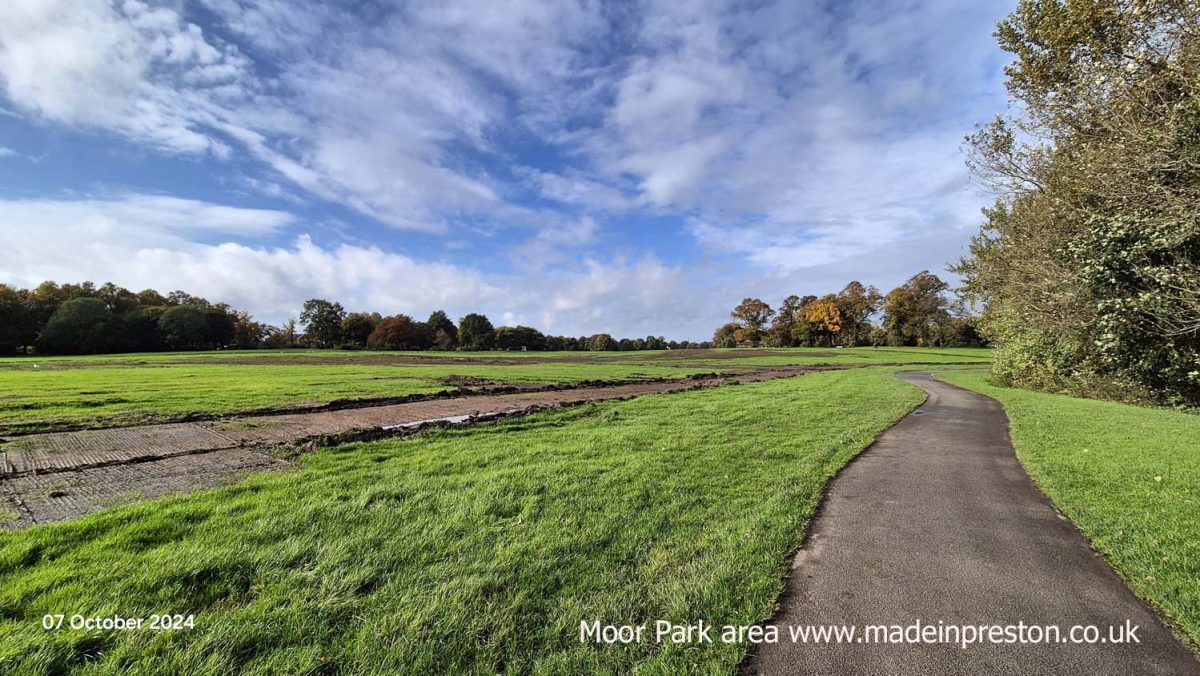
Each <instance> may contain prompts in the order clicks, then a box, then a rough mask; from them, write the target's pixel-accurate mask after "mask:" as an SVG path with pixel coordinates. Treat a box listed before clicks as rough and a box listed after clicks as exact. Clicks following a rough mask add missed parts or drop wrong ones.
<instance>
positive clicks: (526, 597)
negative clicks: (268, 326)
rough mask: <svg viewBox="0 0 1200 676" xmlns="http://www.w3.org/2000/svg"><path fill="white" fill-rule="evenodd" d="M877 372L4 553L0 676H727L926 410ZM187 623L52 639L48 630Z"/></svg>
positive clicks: (339, 455)
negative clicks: (864, 479) (60, 622)
mask: <svg viewBox="0 0 1200 676" xmlns="http://www.w3.org/2000/svg"><path fill="white" fill-rule="evenodd" d="M921 398H922V396H921V394H920V393H919V392H918V391H917V390H916V389H915V388H913V387H911V386H909V385H907V384H905V383H903V382H901V381H899V380H898V379H896V378H895V377H894V376H893V375H892V370H890V369H863V370H853V371H843V372H831V373H821V374H812V375H807V376H803V377H800V378H794V379H787V380H779V381H771V382H764V383H757V384H752V385H745V386H740V387H725V388H717V389H712V390H701V391H694V392H687V393H680V394H673V395H669V396H648V397H640V398H637V399H633V400H629V401H624V402H607V403H600V404H591V405H587V406H584V407H581V408H577V409H570V410H565V411H558V412H551V413H544V414H538V415H534V416H530V417H527V418H521V419H514V420H511V421H506V422H503V423H500V424H496V425H494V426H484V427H478V428H470V429H462V430H447V431H441V432H435V433H432V434H430V435H428V436H423V437H419V438H414V439H408V440H391V441H384V442H376V443H370V444H352V445H347V446H342V447H338V448H333V449H327V450H323V451H319V452H317V453H314V454H312V455H309V456H306V457H305V458H304V459H303V467H302V468H301V469H300V470H298V471H295V472H290V473H286V474H279V475H263V476H257V477H252V478H250V479H248V480H246V481H244V482H242V483H240V484H237V485H235V486H231V487H227V488H223V489H217V490H213V491H206V492H202V493H198V494H193V495H190V496H180V497H175V498H168V499H164V500H158V501H154V502H149V503H143V504H139V505H131V506H126V507H120V508H115V509H112V510H109V511H105V512H100V513H97V514H94V515H91V516H88V517H85V518H83V519H80V520H78V521H74V522H70V523H65V524H60V525H54V526H41V527H35V528H32V529H30V530H27V531H22V532H17V533H10V534H5V535H0V672H3V673H14V674H24V673H53V672H59V671H63V670H70V669H81V670H82V671H84V672H86V673H122V674H125V673H164V672H171V673H189V674H206V673H235V672H241V673H326V672H334V671H341V672H349V673H396V672H418V673H465V672H479V673H484V672H486V673H500V672H535V673H585V672H587V673H591V672H610V671H630V670H633V669H635V668H638V669H647V670H649V671H651V672H703V673H712V672H722V671H724V672H730V671H732V670H733V669H734V668H735V667H736V665H737V664H738V662H739V661H740V660H741V658H742V656H743V653H744V650H745V646H744V645H740V644H723V643H715V644H704V645H687V646H659V645H655V644H653V643H643V644H631V645H614V646H597V645H592V644H590V643H589V644H581V643H580V642H579V641H578V632H579V623H580V621H581V620H589V621H590V620H600V621H601V622H606V623H607V622H612V623H631V624H638V623H642V622H650V621H653V620H656V619H668V620H674V621H695V620H699V619H705V620H706V621H709V622H713V623H717V624H723V623H730V624H750V623H754V622H756V621H759V620H762V619H764V618H766V617H769V616H770V615H771V614H772V612H773V606H774V603H775V599H776V598H777V596H778V594H779V593H780V591H781V589H782V580H781V575H782V573H783V571H784V570H785V569H786V566H787V559H788V555H789V553H790V552H791V551H793V550H794V548H795V547H796V546H798V544H799V543H800V542H801V540H802V538H803V534H804V530H805V528H806V526H807V524H808V522H809V520H810V518H811V517H812V514H813V512H814V510H815V508H816V505H817V503H818V501H819V499H820V496H821V491H822V489H823V488H824V486H825V484H826V482H827V481H828V480H829V479H830V478H831V477H832V476H833V475H834V473H835V472H836V471H837V470H838V469H839V468H840V467H841V466H842V465H844V464H845V463H846V462H847V461H848V460H850V459H851V458H852V457H853V456H854V455H856V454H857V453H858V452H859V451H861V450H862V449H863V448H865V447H866V446H867V445H868V444H869V443H870V442H871V441H872V440H873V439H874V438H875V437H876V436H877V435H878V434H879V433H881V432H882V431H883V430H884V429H886V428H887V427H888V426H889V425H890V424H892V423H893V422H894V421H895V420H897V419H899V418H900V417H902V416H903V415H904V414H905V413H907V412H908V411H909V410H911V409H912V408H913V407H914V406H916V405H917V404H918V403H919V402H920V401H921ZM156 612H157V613H161V612H173V613H175V612H177V613H195V615H196V621H195V628H194V629H190V630H179V631H166V632H153V631H149V630H145V629H143V630H134V631H124V632H115V631H110V632H102V631H99V632H98V631H93V632H86V631H84V632H78V631H71V630H57V631H46V630H44V629H42V627H41V618H42V617H43V616H44V615H46V614H52V613H65V614H68V615H69V614H72V613H83V614H85V615H88V616H95V615H100V616H104V615H112V614H120V615H122V616H126V617H128V616H135V617H136V616H141V617H145V616H148V615H149V614H151V613H156Z"/></svg>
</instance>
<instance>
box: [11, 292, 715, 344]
mask: <svg viewBox="0 0 1200 676" xmlns="http://www.w3.org/2000/svg"><path fill="white" fill-rule="evenodd" d="M299 347H319V348H342V349H363V348H371V349H385V350H535V351H542V350H598V351H615V350H665V349H680V348H689V347H709V344H708V343H692V342H689V341H673V340H672V341H667V340H666V339H665V338H663V337H662V336H647V337H645V338H632V339H631V338H623V339H619V340H618V339H615V338H613V337H612V336H611V335H609V334H607V333H601V334H596V335H592V336H581V337H570V336H552V335H546V334H544V333H542V332H541V331H538V330H537V329H534V328H531V327H528V326H500V327H495V326H493V325H492V322H491V321H490V320H489V319H488V318H487V317H486V316H484V315H482V314H478V313H471V314H468V315H466V316H464V317H462V318H461V319H460V320H459V322H458V324H457V325H456V324H455V323H454V322H453V321H451V320H450V318H449V317H447V316H446V313H445V312H442V311H440V310H439V311H437V312H434V313H432V314H431V315H430V316H429V318H428V319H427V320H425V321H424V322H421V321H417V320H414V319H413V318H412V317H410V316H408V315H404V314H398V315H393V316H388V317H384V316H382V315H380V314H379V313H378V312H349V313H348V312H346V310H345V309H344V308H343V307H342V305H341V304H340V303H337V302H332V301H328V300H325V299H320V298H313V299H310V300H308V301H306V302H305V303H304V306H303V307H302V308H301V311H300V315H299V321H297V320H295V319H289V320H288V321H286V322H284V323H283V324H282V325H281V326H271V325H268V324H264V323H260V322H257V321H255V320H254V318H253V317H251V315H250V313H248V312H245V311H239V310H235V309H233V308H231V307H230V306H228V305H227V304H224V303H213V302H210V301H209V300H207V299H205V298H202V297H200V296H194V295H191V294H189V293H186V292H184V291H172V292H171V293H168V294H165V295H164V294H161V293H159V292H158V291H155V290H153V289H146V290H144V291H139V292H136V293H135V292H133V291H130V290H129V289H126V288H123V287H120V286H117V285H115V284H113V283H111V282H110V283H106V284H103V285H101V286H96V285H95V284H93V283H92V282H84V283H82V284H61V285H60V284H57V283H55V282H51V281H47V282H44V283H42V284H40V285H38V286H37V287H35V288H33V289H19V288H15V287H12V286H9V285H5V284H0V354H14V353H30V352H37V353H39V354H107V353H116V352H154V351H162V350H212V349H226V348H232V349H254V348H299Z"/></svg>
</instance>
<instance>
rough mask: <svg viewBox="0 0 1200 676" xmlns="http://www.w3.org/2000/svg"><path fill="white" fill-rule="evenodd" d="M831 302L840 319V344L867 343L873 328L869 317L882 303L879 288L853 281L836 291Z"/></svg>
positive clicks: (851, 345)
mask: <svg viewBox="0 0 1200 676" xmlns="http://www.w3.org/2000/svg"><path fill="white" fill-rule="evenodd" d="M833 303H834V305H835V306H837V311H838V317H839V318H840V319H841V330H840V331H839V332H838V338H839V339H840V342H841V344H842V345H846V346H849V347H853V346H856V345H867V344H869V342H870V336H871V329H872V328H873V325H872V324H871V317H872V316H874V315H875V313H877V312H879V309H880V306H881V305H882V303H883V297H882V296H881V295H880V294H879V290H878V289H876V288H875V287H873V286H864V285H863V284H862V283H861V282H858V281H853V282H850V283H849V284H847V285H846V286H845V288H843V289H842V290H841V291H839V292H838V294H837V296H836V297H835V298H834V299H833Z"/></svg>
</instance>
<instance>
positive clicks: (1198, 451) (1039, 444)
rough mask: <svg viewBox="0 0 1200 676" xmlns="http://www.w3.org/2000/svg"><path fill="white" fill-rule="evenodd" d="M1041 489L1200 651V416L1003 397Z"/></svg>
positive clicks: (961, 377) (979, 384) (977, 375)
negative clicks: (1199, 647) (1197, 645)
mask: <svg viewBox="0 0 1200 676" xmlns="http://www.w3.org/2000/svg"><path fill="white" fill-rule="evenodd" d="M938 377H939V378H941V379H942V380H945V381H946V382H949V383H953V384H955V385H959V386H962V387H966V388H969V389H972V390H976V391H978V392H980V393H982V394H986V395H988V396H990V397H993V398H995V399H997V400H999V401H1000V402H1001V403H1002V404H1003V405H1004V409H1005V411H1006V412H1007V413H1008V417H1009V421H1010V423H1011V426H1012V439H1013V445H1014V446H1015V447H1016V449H1017V455H1018V456H1019V457H1020V459H1021V462H1022V463H1023V464H1024V465H1025V468H1026V469H1027V470H1028V471H1029V473H1030V475H1031V476H1032V477H1033V478H1034V480H1035V481H1036V482H1037V483H1038V485H1039V486H1041V488H1042V490H1043V491H1045V493H1046V495H1048V496H1050V499H1052V500H1053V501H1054V503H1055V504H1056V505H1057V506H1058V508H1059V509H1060V510H1061V511H1062V512H1063V514H1065V515H1066V516H1067V517H1069V518H1070V519H1071V520H1072V521H1074V522H1075V523H1076V524H1077V525H1078V526H1079V528H1080V529H1081V530H1082V531H1083V532H1084V533H1085V534H1086V535H1087V536H1088V538H1090V539H1091V541H1092V544H1093V545H1094V546H1095V547H1096V549H1098V550H1099V551H1100V552H1102V553H1103V554H1104V555H1105V556H1106V557H1107V558H1108V560H1109V561H1110V562H1111V563H1112V564H1113V566H1114V567H1115V568H1116V569H1117V570H1118V571H1119V572H1120V573H1121V574H1122V576H1124V577H1125V579H1126V580H1128V581H1129V584H1130V586H1132V587H1133V589H1134V590H1135V591H1136V592H1137V593H1138V594H1139V595H1140V596H1142V597H1143V598H1145V599H1147V600H1148V601H1150V602H1151V603H1153V604H1154V605H1155V606H1157V607H1158V608H1160V609H1161V610H1162V612H1163V613H1164V614H1165V615H1166V616H1167V617H1168V618H1170V619H1171V620H1172V621H1173V622H1174V623H1175V624H1176V625H1177V626H1178V627H1179V628H1180V629H1181V630H1182V632H1183V633H1184V634H1185V635H1186V636H1187V637H1188V638H1189V639H1190V640H1191V642H1192V643H1193V645H1196V644H1200V415H1195V414H1191V413H1186V412H1182V411H1174V410H1168V409H1161V408H1147V407H1141V406H1131V405H1128V404H1118V403H1114V402H1108V401H1097V400H1093V399H1080V398H1076V397H1069V396H1065V395H1059V394H1046V393H1041V392H1033V391H1029V390H1021V389H1014V388H1007V387H996V386H994V385H991V384H989V383H988V381H987V374H986V373H984V372H981V371H959V372H953V373H951V372H944V373H943V372H939V373H938Z"/></svg>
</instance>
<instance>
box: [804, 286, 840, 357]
mask: <svg viewBox="0 0 1200 676" xmlns="http://www.w3.org/2000/svg"><path fill="white" fill-rule="evenodd" d="M802 312H803V317H804V321H805V322H807V323H808V327H807V328H808V337H809V339H810V340H812V341H820V340H823V341H824V342H825V344H826V345H830V346H832V345H833V344H834V341H835V340H836V339H837V337H838V335H839V334H841V332H842V313H841V311H839V310H838V304H837V297H836V296H834V295H833V294H829V295H827V296H825V297H824V298H821V299H820V300H816V301H813V302H811V303H808V304H806V305H805V306H804V309H803V311H802Z"/></svg>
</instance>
